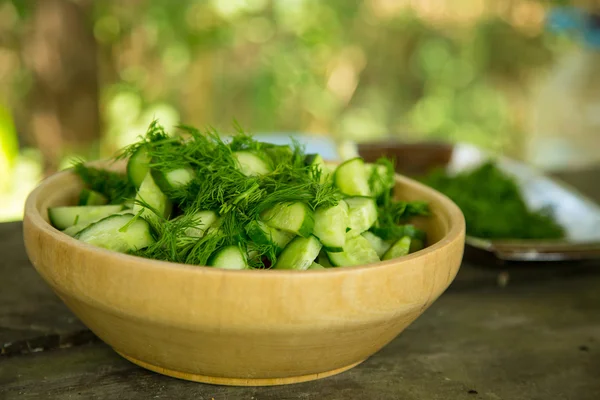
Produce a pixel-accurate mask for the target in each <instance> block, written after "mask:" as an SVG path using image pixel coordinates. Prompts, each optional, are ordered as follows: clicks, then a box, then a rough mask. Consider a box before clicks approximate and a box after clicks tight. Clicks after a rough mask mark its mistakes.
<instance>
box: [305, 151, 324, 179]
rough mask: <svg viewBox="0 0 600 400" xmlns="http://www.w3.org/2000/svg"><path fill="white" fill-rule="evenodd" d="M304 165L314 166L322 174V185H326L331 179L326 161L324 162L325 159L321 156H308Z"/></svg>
mask: <svg viewBox="0 0 600 400" xmlns="http://www.w3.org/2000/svg"><path fill="white" fill-rule="evenodd" d="M304 163H305V164H306V165H309V166H314V167H315V168H316V169H318V170H319V171H320V172H321V175H320V177H319V182H320V183H325V182H326V181H327V179H329V175H330V171H329V168H327V165H325V161H324V160H323V157H321V155H320V154H307V155H306V157H305V158H304Z"/></svg>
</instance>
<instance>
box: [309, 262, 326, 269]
mask: <svg viewBox="0 0 600 400" xmlns="http://www.w3.org/2000/svg"><path fill="white" fill-rule="evenodd" d="M308 269H325V267H324V266H322V265H321V264H319V263H316V262H313V263H312V264H310V267H308Z"/></svg>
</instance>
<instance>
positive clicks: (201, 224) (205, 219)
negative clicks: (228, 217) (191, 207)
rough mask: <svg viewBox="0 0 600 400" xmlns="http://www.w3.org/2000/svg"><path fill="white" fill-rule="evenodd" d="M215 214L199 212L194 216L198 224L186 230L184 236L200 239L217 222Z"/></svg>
mask: <svg viewBox="0 0 600 400" xmlns="http://www.w3.org/2000/svg"><path fill="white" fill-rule="evenodd" d="M218 218H219V217H218V216H217V213H215V212H214V211H199V212H197V213H195V214H194V219H197V220H198V223H197V224H196V226H195V227H193V228H187V229H186V230H185V234H186V235H187V236H189V237H197V238H201V237H202V236H204V234H205V233H206V231H207V230H208V229H209V228H210V227H211V226H212V225H213V224H214V223H215V222H217V219H218Z"/></svg>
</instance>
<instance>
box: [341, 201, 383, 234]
mask: <svg viewBox="0 0 600 400" xmlns="http://www.w3.org/2000/svg"><path fill="white" fill-rule="evenodd" d="M344 201H345V202H346V203H347V204H348V228H350V230H349V231H348V234H349V235H350V236H358V235H360V234H361V233H363V232H365V231H367V230H369V228H370V227H371V226H373V224H374V223H375V222H376V221H377V205H376V204H375V199H373V198H372V197H348V198H347V199H345V200H344Z"/></svg>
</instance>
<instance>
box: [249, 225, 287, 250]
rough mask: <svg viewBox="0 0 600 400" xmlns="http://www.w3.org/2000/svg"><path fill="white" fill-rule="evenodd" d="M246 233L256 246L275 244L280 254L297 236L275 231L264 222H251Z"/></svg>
mask: <svg viewBox="0 0 600 400" xmlns="http://www.w3.org/2000/svg"><path fill="white" fill-rule="evenodd" d="M246 233H247V234H248V236H249V237H250V239H252V241H253V242H254V243H256V244H274V245H275V246H276V247H277V249H278V252H279V251H281V250H283V249H284V247H285V246H287V245H288V243H289V242H291V241H292V239H293V238H294V236H295V234H293V233H290V232H285V231H282V230H279V229H275V228H272V227H270V226H269V225H267V224H265V223H264V222H262V221H251V222H249V223H248V225H246Z"/></svg>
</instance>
